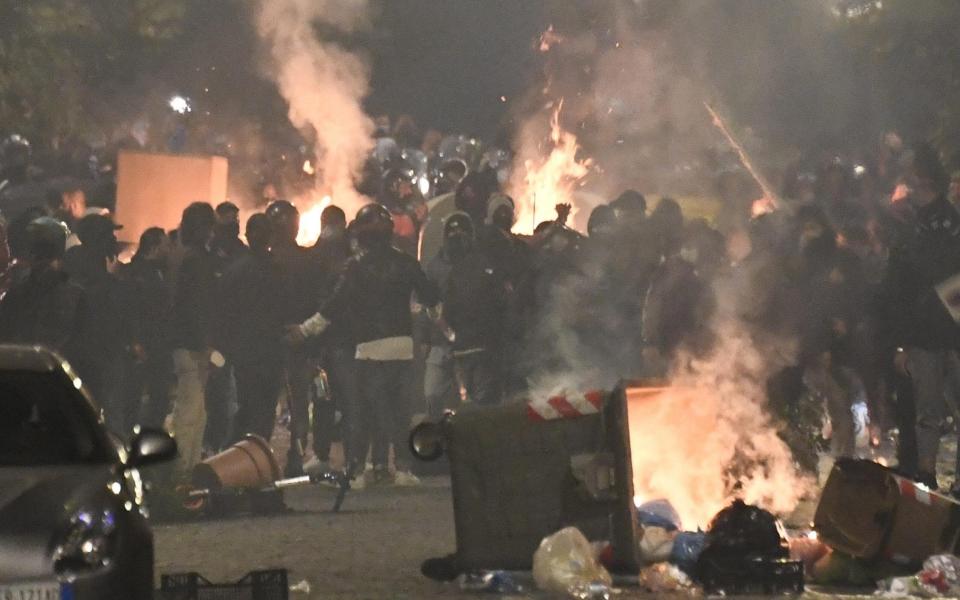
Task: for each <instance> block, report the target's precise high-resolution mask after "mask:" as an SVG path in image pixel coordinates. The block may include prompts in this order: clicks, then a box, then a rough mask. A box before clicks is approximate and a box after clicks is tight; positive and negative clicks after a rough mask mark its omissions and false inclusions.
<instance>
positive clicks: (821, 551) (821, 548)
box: [789, 532, 830, 573]
mask: <svg viewBox="0 0 960 600" xmlns="http://www.w3.org/2000/svg"><path fill="white" fill-rule="evenodd" d="M789 542H790V558H792V559H793V560H799V561H801V562H802V563H803V567H804V569H805V570H806V572H807V573H812V572H813V566H814V565H815V564H817V561H818V560H820V559H821V558H823V557H824V556H826V555H827V554H830V547H829V546H827V545H826V544H824V543H823V542H821V541H820V539H819V538H818V537H817V535H816V533H814V532H810V533H808V534H801V535H797V536H795V537H792V538H790V541H789Z"/></svg>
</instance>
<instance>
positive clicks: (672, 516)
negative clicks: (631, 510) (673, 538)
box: [637, 498, 683, 531]
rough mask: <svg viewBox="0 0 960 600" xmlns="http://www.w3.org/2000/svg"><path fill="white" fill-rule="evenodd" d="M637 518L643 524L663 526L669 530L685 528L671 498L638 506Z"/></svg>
mask: <svg viewBox="0 0 960 600" xmlns="http://www.w3.org/2000/svg"><path fill="white" fill-rule="evenodd" d="M637 520H638V521H639V522H640V524H641V525H653V526H656V527H663V528H664V529H666V530H667V531H678V530H680V529H683V527H682V525H683V524H682V523H681V521H680V515H679V514H677V510H676V509H675V508H673V505H672V504H670V501H669V500H665V499H663V498H660V499H659V500H651V501H650V502H644V503H643V504H641V505H639V506H638V507H637Z"/></svg>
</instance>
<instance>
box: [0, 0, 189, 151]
mask: <svg viewBox="0 0 960 600" xmlns="http://www.w3.org/2000/svg"><path fill="white" fill-rule="evenodd" d="M186 4H187V1H186V0H126V1H124V2H115V1H112V0H31V1H30V2H22V0H0V131H7V132H12V131H16V132H20V133H23V134H25V135H27V136H31V137H35V138H38V139H41V140H56V139H58V138H63V137H69V136H75V135H81V134H84V133H89V132H90V131H92V130H95V129H96V128H97V127H98V126H99V125H101V124H102V122H103V117H102V115H103V111H102V107H103V104H104V102H105V101H106V100H107V99H108V98H109V97H110V96H111V95H112V94H115V93H119V92H120V91H121V90H124V91H129V90H131V89H134V88H135V87H136V83H137V82H138V81H142V80H143V79H144V74H145V73H147V72H148V71H149V69H150V67H151V66H153V65H156V64H157V61H159V60H160V59H161V57H162V56H163V54H164V52H165V51H166V50H167V49H168V48H169V47H170V46H171V44H174V43H175V42H176V41H177V38H178V36H179V35H180V33H181V24H182V20H183V16H184V14H185V11H186Z"/></svg>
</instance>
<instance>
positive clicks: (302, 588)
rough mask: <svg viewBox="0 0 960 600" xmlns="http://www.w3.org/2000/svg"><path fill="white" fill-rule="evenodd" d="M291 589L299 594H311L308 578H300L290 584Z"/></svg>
mask: <svg viewBox="0 0 960 600" xmlns="http://www.w3.org/2000/svg"><path fill="white" fill-rule="evenodd" d="M290 591H291V592H294V593H297V594H309V593H310V582H309V581H307V580H306V579H302V580H300V581H299V582H298V583H297V584H295V585H291V586H290Z"/></svg>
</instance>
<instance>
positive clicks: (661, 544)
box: [640, 526, 677, 563]
mask: <svg viewBox="0 0 960 600" xmlns="http://www.w3.org/2000/svg"><path fill="white" fill-rule="evenodd" d="M675 537H677V532H676V531H667V530H666V529H664V528H663V527H652V526H650V527H644V528H643V537H642V538H640V559H641V560H642V561H643V562H645V563H658V562H664V561H666V560H668V559H669V558H670V553H671V552H673V539H674V538H675Z"/></svg>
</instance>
